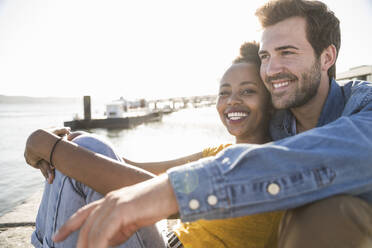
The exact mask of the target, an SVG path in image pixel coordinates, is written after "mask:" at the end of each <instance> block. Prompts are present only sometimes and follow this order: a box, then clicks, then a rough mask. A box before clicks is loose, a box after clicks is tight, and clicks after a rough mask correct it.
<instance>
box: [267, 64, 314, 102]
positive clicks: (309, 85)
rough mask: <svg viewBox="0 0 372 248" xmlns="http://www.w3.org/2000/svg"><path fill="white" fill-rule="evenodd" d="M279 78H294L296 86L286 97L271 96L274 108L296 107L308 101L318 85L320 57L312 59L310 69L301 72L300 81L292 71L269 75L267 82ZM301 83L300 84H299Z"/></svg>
mask: <svg viewBox="0 0 372 248" xmlns="http://www.w3.org/2000/svg"><path fill="white" fill-rule="evenodd" d="M279 78H287V79H289V80H295V81H296V82H295V83H297V87H296V88H295V91H294V93H293V94H292V95H290V96H289V97H288V99H281V97H280V96H275V95H271V96H272V101H273V105H274V107H275V108H276V109H288V108H298V107H301V106H303V105H305V104H306V103H308V102H309V101H310V100H311V99H312V98H313V97H314V96H315V95H316V94H317V93H318V88H319V85H320V78H321V73H320V58H317V59H316V60H315V61H314V64H313V65H312V66H311V68H310V70H309V71H307V72H303V73H302V74H301V80H302V82H299V79H298V77H297V76H295V75H294V74H292V73H281V74H280V75H276V76H273V77H269V78H268V80H267V82H270V81H272V80H275V79H279ZM300 83H301V84H300Z"/></svg>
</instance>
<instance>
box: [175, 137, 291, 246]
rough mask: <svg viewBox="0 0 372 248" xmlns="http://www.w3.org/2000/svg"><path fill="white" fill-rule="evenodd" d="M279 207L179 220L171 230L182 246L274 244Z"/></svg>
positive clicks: (208, 151)
mask: <svg viewBox="0 0 372 248" xmlns="http://www.w3.org/2000/svg"><path fill="white" fill-rule="evenodd" d="M229 145H230V144H228V145H220V146H219V147H214V148H207V149H205V150H204V151H203V157H208V156H214V155H216V154H217V153H218V152H220V151H221V150H223V149H224V148H226V147H227V146H229ZM283 213H284V212H283V211H276V212H268V213H262V214H255V215H249V216H244V217H239V218H229V219H223V220H199V221H195V222H186V223H181V226H180V227H179V228H178V229H176V230H175V233H176V235H177V236H178V238H179V240H180V241H181V242H182V244H183V246H184V247H185V248H209V247H213V248H219V247H229V248H234V247H250V248H260V247H262V248H264V247H265V248H267V247H269V248H272V247H277V232H278V227H279V223H280V220H281V217H282V215H283Z"/></svg>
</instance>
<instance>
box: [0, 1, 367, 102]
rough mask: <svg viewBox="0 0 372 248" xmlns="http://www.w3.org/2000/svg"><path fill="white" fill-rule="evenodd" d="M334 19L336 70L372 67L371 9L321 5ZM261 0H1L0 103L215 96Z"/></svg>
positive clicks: (250, 35) (254, 30)
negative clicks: (338, 39)
mask: <svg viewBox="0 0 372 248" xmlns="http://www.w3.org/2000/svg"><path fill="white" fill-rule="evenodd" d="M324 2H325V3H327V4H328V5H329V6H330V8H331V9H332V10H333V11H334V12H335V13H336V15H337V16H338V17H339V19H340V21H341V32H342V44H341V51H340V54H339V59H338V62H337V69H338V72H342V71H346V70H348V69H349V68H351V67H355V66H359V65H365V64H368V65H371V64H372V58H371V55H372V45H371V44H372V33H371V27H370V25H371V23H372V15H371V13H372V1H371V0H353V1H350V0H342V1H341V0H327V1H324ZM262 3H263V1H259V0H254V1H253V0H182V1H181V0H156V1H154V0H0V95H24V96H82V95H92V96H100V97H112V98H116V97H119V96H124V97H125V98H128V99H134V98H148V99H156V98H164V97H174V96H191V95H204V94H214V93H216V91H217V85H218V81H219V78H220V77H221V76H222V74H223V72H224V70H225V69H227V67H228V66H229V65H230V63H231V61H232V60H233V59H234V58H235V57H236V56H237V55H238V52H239V47H240V44H242V43H243V42H244V41H250V40H259V39H260V32H259V25H258V22H257V19H256V17H255V16H254V12H255V10H256V9H257V7H259V6H260V5H261V4H262Z"/></svg>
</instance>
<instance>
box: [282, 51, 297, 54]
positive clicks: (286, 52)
mask: <svg viewBox="0 0 372 248" xmlns="http://www.w3.org/2000/svg"><path fill="white" fill-rule="evenodd" d="M291 54H294V52H292V51H282V55H291Z"/></svg>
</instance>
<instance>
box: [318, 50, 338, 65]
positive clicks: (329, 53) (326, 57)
mask: <svg viewBox="0 0 372 248" xmlns="http://www.w3.org/2000/svg"><path fill="white" fill-rule="evenodd" d="M320 57H321V64H322V70H323V71H328V69H329V68H331V66H333V65H334V64H335V63H336V59H337V50H336V47H335V45H333V44H331V45H329V46H328V47H327V48H326V49H324V50H323V52H322V54H321V55H320Z"/></svg>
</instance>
